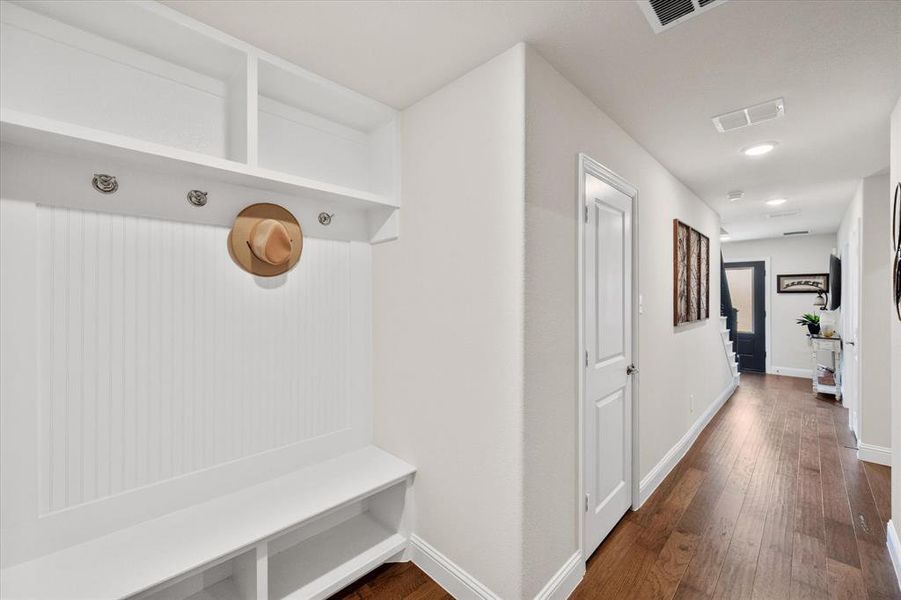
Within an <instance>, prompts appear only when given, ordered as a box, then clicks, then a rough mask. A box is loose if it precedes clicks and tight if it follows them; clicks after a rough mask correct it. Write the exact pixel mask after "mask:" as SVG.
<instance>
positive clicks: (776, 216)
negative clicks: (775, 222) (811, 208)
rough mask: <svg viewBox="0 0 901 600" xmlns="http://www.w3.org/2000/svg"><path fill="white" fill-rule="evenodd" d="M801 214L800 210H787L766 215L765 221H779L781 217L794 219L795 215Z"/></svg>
mask: <svg viewBox="0 0 901 600" xmlns="http://www.w3.org/2000/svg"><path fill="white" fill-rule="evenodd" d="M799 214H801V211H800V210H787V211H785V212H775V213H767V215H766V218H767V219H781V218H783V217H794V216H795V215H799Z"/></svg>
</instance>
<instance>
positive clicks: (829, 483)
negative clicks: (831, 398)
mask: <svg viewBox="0 0 901 600" xmlns="http://www.w3.org/2000/svg"><path fill="white" fill-rule="evenodd" d="M817 429H818V432H819V440H820V477H821V483H822V491H823V516H824V525H825V535H826V537H825V549H826V557H827V558H829V559H832V560H836V561H839V562H841V563H844V564H846V565H848V566H851V567H854V568H856V569H860V558H859V556H858V552H857V538H856V536H855V534H854V526H853V524H852V517H851V508H850V505H849V503H848V491H847V489H846V488H845V479H844V475H843V474H842V465H841V460H840V458H839V444H838V440H837V438H836V435H835V423H834V421H833V419H832V410H830V409H829V408H827V407H820V408H817Z"/></svg>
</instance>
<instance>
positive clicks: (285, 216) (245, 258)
mask: <svg viewBox="0 0 901 600" xmlns="http://www.w3.org/2000/svg"><path fill="white" fill-rule="evenodd" d="M264 219H275V220H276V221H280V222H281V223H282V225H284V226H285V229H287V230H288V235H289V236H290V237H291V257H290V258H289V259H288V261H287V262H286V263H284V264H281V265H270V264H269V263H267V262H264V261H262V260H260V259H259V258H257V257H256V255H255V254H254V253H253V252H252V251H251V249H250V245H249V244H248V242H249V241H250V231H251V229H253V226H254V225H256V224H257V223H259V222H260V221H262V220H264ZM228 252H229V254H230V255H231V257H232V260H233V261H235V264H236V265H238V266H239V267H241V268H242V269H244V270H245V271H247V272H248V273H251V274H253V275H258V276H260V277H275V276H276V275H281V274H282V273H287V272H288V271H290V270H291V269H293V268H294V265H296V264H297V262H298V261H299V260H300V254H301V252H303V231H302V230H301V228H300V223H298V222H297V219H295V218H294V215H292V214H291V213H290V212H288V210H287V209H285V208H283V207H281V206H279V205H277V204H269V203H268V202H263V203H260V204H251V205H250V206H248V207H247V208H245V209H244V210H242V211H241V212H240V213H238V216H237V217H235V222H234V224H233V225H232V229H231V231H230V232H229V234H228Z"/></svg>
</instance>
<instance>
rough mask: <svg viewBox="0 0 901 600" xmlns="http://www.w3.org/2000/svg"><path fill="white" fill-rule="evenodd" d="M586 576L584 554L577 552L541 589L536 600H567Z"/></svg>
mask: <svg viewBox="0 0 901 600" xmlns="http://www.w3.org/2000/svg"><path fill="white" fill-rule="evenodd" d="M584 576H585V561H583V560H582V553H581V552H578V551H576V553H575V554H573V555H572V556H570V557H569V560H567V561H566V562H565V563H563V566H562V567H560V569H559V570H558V571H557V572H556V573H555V574H554V576H553V577H551V579H550V581H548V582H547V583H546V584H545V586H544V587H543V588H541V591H540V592H538V594H537V595H536V596H535V600H566V599H567V598H569V595H570V594H572V593H573V590H574V589H576V586H577V585H579V582H580V581H582V577H584Z"/></svg>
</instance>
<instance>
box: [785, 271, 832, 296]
mask: <svg viewBox="0 0 901 600" xmlns="http://www.w3.org/2000/svg"><path fill="white" fill-rule="evenodd" d="M819 291H826V292H828V291H829V273H793V274H786V275H776V292H777V293H779V294H816V293H817V292H819Z"/></svg>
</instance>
